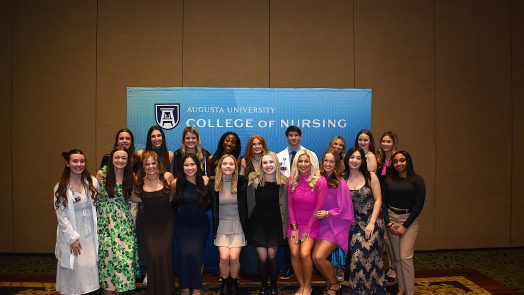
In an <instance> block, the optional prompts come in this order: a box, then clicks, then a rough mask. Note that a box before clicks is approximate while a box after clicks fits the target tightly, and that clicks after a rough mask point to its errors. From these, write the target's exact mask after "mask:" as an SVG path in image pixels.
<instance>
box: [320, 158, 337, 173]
mask: <svg viewBox="0 0 524 295" xmlns="http://www.w3.org/2000/svg"><path fill="white" fill-rule="evenodd" d="M336 166H337V162H336V159H335V156H334V155H333V154H332V153H327V154H325V155H324V159H323V160H322V168H324V171H326V172H327V173H328V174H330V175H331V174H332V173H333V171H335V167H336Z"/></svg>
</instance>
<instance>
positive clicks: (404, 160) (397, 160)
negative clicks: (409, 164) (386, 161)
mask: <svg viewBox="0 0 524 295" xmlns="http://www.w3.org/2000/svg"><path fill="white" fill-rule="evenodd" d="M398 162H400V163H404V162H406V159H404V158H400V159H393V164H397V163H398Z"/></svg>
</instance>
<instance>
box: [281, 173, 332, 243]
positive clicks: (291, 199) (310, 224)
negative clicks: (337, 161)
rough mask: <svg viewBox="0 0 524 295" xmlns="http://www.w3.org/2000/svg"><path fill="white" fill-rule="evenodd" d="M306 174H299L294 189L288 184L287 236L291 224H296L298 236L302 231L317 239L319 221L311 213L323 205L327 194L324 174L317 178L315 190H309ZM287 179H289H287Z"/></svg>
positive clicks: (289, 233) (288, 235)
mask: <svg viewBox="0 0 524 295" xmlns="http://www.w3.org/2000/svg"><path fill="white" fill-rule="evenodd" d="M308 177H309V175H306V176H299V179H298V185H297V187H296V188H295V191H293V190H292V189H291V184H288V228H287V237H288V238H290V237H291V224H293V223H296V224H297V226H298V235H299V238H300V237H302V234H303V233H307V234H309V237H310V238H313V239H315V240H317V239H318V237H319V234H318V227H319V224H320V221H319V220H318V219H317V218H315V216H314V215H313V214H314V213H315V212H317V211H318V210H320V209H322V208H323V206H324V201H325V199H326V195H327V181H326V179H325V178H324V176H320V177H319V178H318V180H317V183H316V187H315V190H313V191H311V188H310V187H309V183H308V182H307V178H308ZM288 181H289V180H288Z"/></svg>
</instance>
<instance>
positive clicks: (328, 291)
mask: <svg viewBox="0 0 524 295" xmlns="http://www.w3.org/2000/svg"><path fill="white" fill-rule="evenodd" d="M336 285H338V288H337V289H335V288H333V286H336ZM330 291H335V293H330ZM331 294H334V295H341V294H342V284H340V283H339V282H336V283H334V284H331V283H330V284H329V289H327V290H326V291H325V292H324V295H331Z"/></svg>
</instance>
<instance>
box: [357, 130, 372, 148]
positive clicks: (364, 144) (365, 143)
mask: <svg viewBox="0 0 524 295" xmlns="http://www.w3.org/2000/svg"><path fill="white" fill-rule="evenodd" d="M369 144H370V138H369V136H368V135H367V134H365V133H361V134H360V135H359V136H358V146H359V147H361V148H362V149H363V150H364V151H368V150H369Z"/></svg>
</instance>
